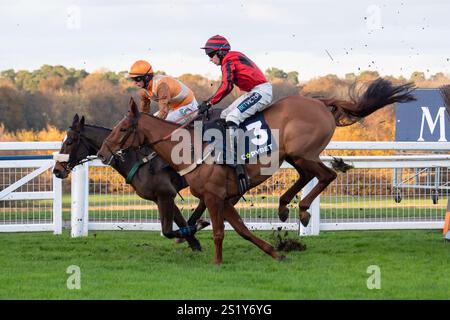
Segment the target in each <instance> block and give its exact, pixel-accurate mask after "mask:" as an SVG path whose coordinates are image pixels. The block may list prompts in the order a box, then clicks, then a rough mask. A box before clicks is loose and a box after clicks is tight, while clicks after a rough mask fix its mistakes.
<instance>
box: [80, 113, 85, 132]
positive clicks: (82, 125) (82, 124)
mask: <svg viewBox="0 0 450 320" xmlns="http://www.w3.org/2000/svg"><path fill="white" fill-rule="evenodd" d="M83 127H84V116H82V117H81V120H80V130H81V129H83Z"/></svg>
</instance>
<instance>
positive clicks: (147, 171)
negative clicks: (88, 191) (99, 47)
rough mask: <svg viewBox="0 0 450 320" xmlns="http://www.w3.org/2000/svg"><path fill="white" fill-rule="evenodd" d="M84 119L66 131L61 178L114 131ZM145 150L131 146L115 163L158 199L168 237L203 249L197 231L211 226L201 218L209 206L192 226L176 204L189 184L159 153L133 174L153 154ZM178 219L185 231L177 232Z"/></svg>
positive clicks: (59, 163)
mask: <svg viewBox="0 0 450 320" xmlns="http://www.w3.org/2000/svg"><path fill="white" fill-rule="evenodd" d="M84 121H85V120H84V117H81V119H80V118H79V116H78V114H76V115H75V116H74V118H73V122H72V126H71V127H70V128H69V130H68V131H67V133H66V139H65V140H64V142H63V144H62V146H61V150H60V156H61V155H64V156H65V158H66V159H64V160H63V161H56V163H55V167H54V169H53V173H54V174H55V176H56V177H58V178H60V179H65V178H67V177H68V175H69V173H70V171H71V170H72V169H73V168H74V167H75V166H76V165H78V164H80V163H83V162H85V161H87V157H88V156H91V155H93V156H95V155H96V154H97V152H98V150H99V149H100V146H101V145H102V143H103V140H104V139H105V138H106V137H107V136H108V135H109V134H110V133H111V129H108V128H103V127H98V126H93V125H88V124H85V123H84ZM145 149H146V150H141V149H137V148H136V149H131V148H130V150H127V152H124V153H123V154H122V155H121V156H120V157H117V158H116V160H115V161H114V162H113V163H112V164H111V166H112V167H113V168H114V169H115V170H117V172H118V173H119V174H120V175H122V176H123V177H124V178H127V180H128V179H129V180H131V181H129V183H130V184H131V185H132V186H133V188H134V189H135V190H136V193H137V194H138V195H139V196H140V197H141V198H143V199H146V200H150V201H154V202H156V204H157V206H158V211H159V214H160V219H161V229H162V233H163V235H164V236H165V237H167V238H169V239H171V238H175V237H177V238H178V239H180V238H184V239H186V240H187V242H188V244H189V246H190V247H191V249H192V250H193V251H200V250H201V245H200V242H199V241H198V239H197V238H196V237H195V236H194V234H195V232H197V231H198V230H200V229H201V228H203V227H205V226H206V225H209V223H207V222H204V221H202V220H198V219H199V218H200V217H201V215H202V214H203V212H204V211H205V209H206V207H205V205H204V203H203V202H202V201H200V203H199V205H198V206H197V208H196V209H195V211H194V212H193V213H192V215H191V218H190V219H189V221H190V223H189V227H188V224H187V223H186V220H185V219H184V217H183V215H182V214H181V213H180V210H179V209H178V207H177V206H176V204H175V196H176V195H177V192H178V191H180V190H182V189H184V188H186V187H187V184H186V182H185V181H184V180H182V179H181V177H180V176H179V175H178V174H177V173H176V172H175V171H174V170H173V169H172V168H171V167H167V166H166V165H165V164H164V162H163V161H162V160H161V158H160V157H157V156H156V157H154V158H153V159H152V160H150V161H149V162H146V163H142V164H141V163H140V166H136V169H137V171H136V170H134V173H133V174H132V175H130V172H131V171H132V170H133V168H134V167H135V165H136V164H137V163H138V162H139V161H140V160H141V159H143V158H144V157H145V156H146V155H148V154H150V153H151V152H150V151H151V150H150V149H149V148H145ZM197 220H198V224H197ZM174 221H175V223H176V224H177V225H178V227H179V228H180V229H181V231H180V230H175V231H173V229H172V228H173V222H174ZM182 231H187V232H182Z"/></svg>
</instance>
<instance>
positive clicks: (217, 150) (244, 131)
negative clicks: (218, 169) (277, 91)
mask: <svg viewBox="0 0 450 320" xmlns="http://www.w3.org/2000/svg"><path fill="white" fill-rule="evenodd" d="M209 129H216V130H220V132H221V134H220V135H217V132H218V131H215V132H209V131H208V130H209ZM239 129H240V130H239V132H238V135H239V138H238V139H237V141H238V143H237V144H238V145H234V150H231V152H229V151H230V150H227V148H229V147H230V145H231V140H232V139H230V138H229V133H228V132H226V125H225V121H224V120H223V119H218V120H217V119H216V120H213V121H211V122H208V123H205V124H204V127H203V137H204V139H205V140H207V141H209V143H210V148H213V150H214V151H213V153H212V154H211V156H212V157H214V162H215V163H217V164H225V165H229V166H231V167H233V168H234V167H235V165H236V161H237V162H238V163H239V164H249V163H251V164H255V163H257V160H258V159H260V158H261V157H263V156H269V155H270V154H271V153H272V152H273V151H275V150H276V148H277V145H276V143H275V140H276V139H275V138H274V137H273V135H272V131H271V130H270V128H269V126H268V125H267V123H266V120H265V119H264V116H263V114H262V113H260V112H258V113H256V114H255V115H253V116H251V117H249V118H247V119H246V120H245V121H244V122H243V123H241V124H240V125H239ZM227 131H228V130H227ZM235 152H237V153H236V154H235Z"/></svg>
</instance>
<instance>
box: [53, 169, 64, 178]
mask: <svg viewBox="0 0 450 320" xmlns="http://www.w3.org/2000/svg"><path fill="white" fill-rule="evenodd" d="M53 174H54V175H55V176H56V177H57V178H60V179H61V178H62V173H61V170H58V169H56V168H55V169H53Z"/></svg>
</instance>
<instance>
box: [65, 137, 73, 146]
mask: <svg viewBox="0 0 450 320" xmlns="http://www.w3.org/2000/svg"><path fill="white" fill-rule="evenodd" d="M72 143H73V139H72V138H67V139H66V145H68V146H70V145H71V144H72Z"/></svg>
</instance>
